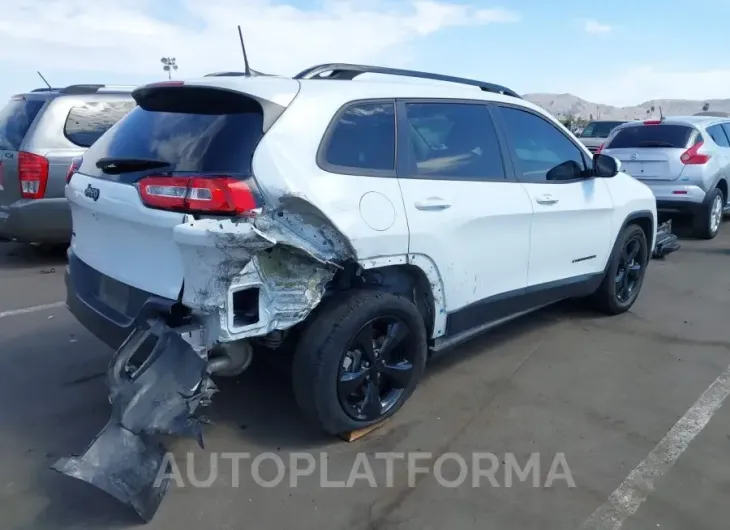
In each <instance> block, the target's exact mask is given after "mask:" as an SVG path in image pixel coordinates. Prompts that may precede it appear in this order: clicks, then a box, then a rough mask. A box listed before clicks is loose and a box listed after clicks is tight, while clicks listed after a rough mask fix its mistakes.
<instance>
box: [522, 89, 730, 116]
mask: <svg viewBox="0 0 730 530" xmlns="http://www.w3.org/2000/svg"><path fill="white" fill-rule="evenodd" d="M523 97H524V98H525V99H526V100H528V101H530V102H532V103H534V104H536V105H539V106H540V107H542V108H544V109H545V110H547V111H548V112H549V113H551V114H552V115H553V116H556V117H558V118H563V117H568V116H571V115H572V116H573V117H574V118H582V119H585V120H589V119H591V117H592V118H593V119H596V120H597V119H601V120H627V119H630V120H633V119H643V118H646V117H651V116H659V107H661V109H662V114H663V115H664V116H691V115H692V114H696V113H697V112H702V105H704V104H705V103H708V104H709V105H710V109H709V110H711V111H712V110H718V111H723V112H730V99H708V100H705V101H694V100H691V99H655V100H651V101H646V102H644V103H642V104H641V105H637V106H634V107H612V106H611V105H602V104H600V103H591V102H590V101H586V100H584V99H581V98H579V97H578V96H574V95H573V94H525V95H524V96H523ZM652 107H653V108H654V111H653V112H652V110H651V109H652ZM647 111H648V112H647Z"/></svg>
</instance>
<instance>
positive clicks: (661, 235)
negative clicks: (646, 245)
mask: <svg viewBox="0 0 730 530" xmlns="http://www.w3.org/2000/svg"><path fill="white" fill-rule="evenodd" d="M680 248H681V245H680V244H679V238H678V237H677V235H676V234H673V233H672V220H671V219H670V220H669V221H666V222H664V223H662V224H661V225H659V227H658V228H657V233H656V244H655V245H654V253H653V255H652V257H653V258H654V259H659V258H663V257H664V256H666V255H668V254H671V253H672V252H674V251H676V250H679V249H680Z"/></svg>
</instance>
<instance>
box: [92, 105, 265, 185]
mask: <svg viewBox="0 0 730 530" xmlns="http://www.w3.org/2000/svg"><path fill="white" fill-rule="evenodd" d="M199 110H200V111H201V112H203V111H206V112H210V113H205V114H202V113H183V112H158V111H149V110H145V109H143V108H141V107H136V108H134V109H133V110H132V111H131V112H129V114H127V115H126V116H124V117H123V118H122V119H121V120H120V121H119V122H117V123H116V125H114V126H112V127H111V128H110V129H109V131H108V132H107V134H105V135H103V136H102V137H101V138H100V139H99V140H98V141H97V142H96V143H94V144H93V145H92V146H91V148H90V149H89V150H88V151H87V152H86V154H85V155H84V157H83V161H82V164H81V167H80V168H79V171H80V172H81V173H83V174H85V175H90V176H94V177H99V178H105V179H109V180H116V181H119V182H127V183H133V182H136V181H137V180H139V179H140V178H142V177H143V176H145V175H148V174H150V172H151V171H152V172H153V173H155V174H196V175H206V174H217V175H227V176H231V177H234V178H240V179H245V178H247V177H249V176H250V175H251V159H252V157H253V153H254V150H255V149H256V145H257V144H258V142H259V140H260V139H261V138H262V136H263V120H264V117H263V113H262V112H261V110H260V109H259V110H258V111H255V110H253V109H251V110H249V111H245V110H244V111H240V112H232V113H230V114H228V113H227V114H216V113H214V112H213V111H212V110H210V109H199ZM101 158H113V159H137V160H139V159H142V160H152V161H161V162H165V163H167V165H166V166H164V167H163V168H159V169H154V170H144V171H128V172H121V173H119V174H115V172H112V173H108V172H107V173H105V172H103V171H102V170H101V169H99V168H97V167H96V163H97V162H98V161H99V159H101Z"/></svg>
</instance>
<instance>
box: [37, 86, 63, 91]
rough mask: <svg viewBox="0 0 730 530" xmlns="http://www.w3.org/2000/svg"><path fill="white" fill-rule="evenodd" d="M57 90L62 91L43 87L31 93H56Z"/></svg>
mask: <svg viewBox="0 0 730 530" xmlns="http://www.w3.org/2000/svg"><path fill="white" fill-rule="evenodd" d="M56 90H60V89H58V88H48V87H43V88H34V89H33V90H31V92H54V91H56Z"/></svg>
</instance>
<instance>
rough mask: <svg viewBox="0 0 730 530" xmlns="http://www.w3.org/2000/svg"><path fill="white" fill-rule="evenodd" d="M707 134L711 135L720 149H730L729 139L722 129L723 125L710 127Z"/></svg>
mask: <svg viewBox="0 0 730 530" xmlns="http://www.w3.org/2000/svg"><path fill="white" fill-rule="evenodd" d="M707 133H708V134H709V135H710V138H712V141H713V142H715V143H716V144H717V145H719V146H720V147H730V142H729V141H728V139H727V135H726V134H725V131H724V130H723V129H722V124H718V125H713V126H712V127H708V128H707Z"/></svg>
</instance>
